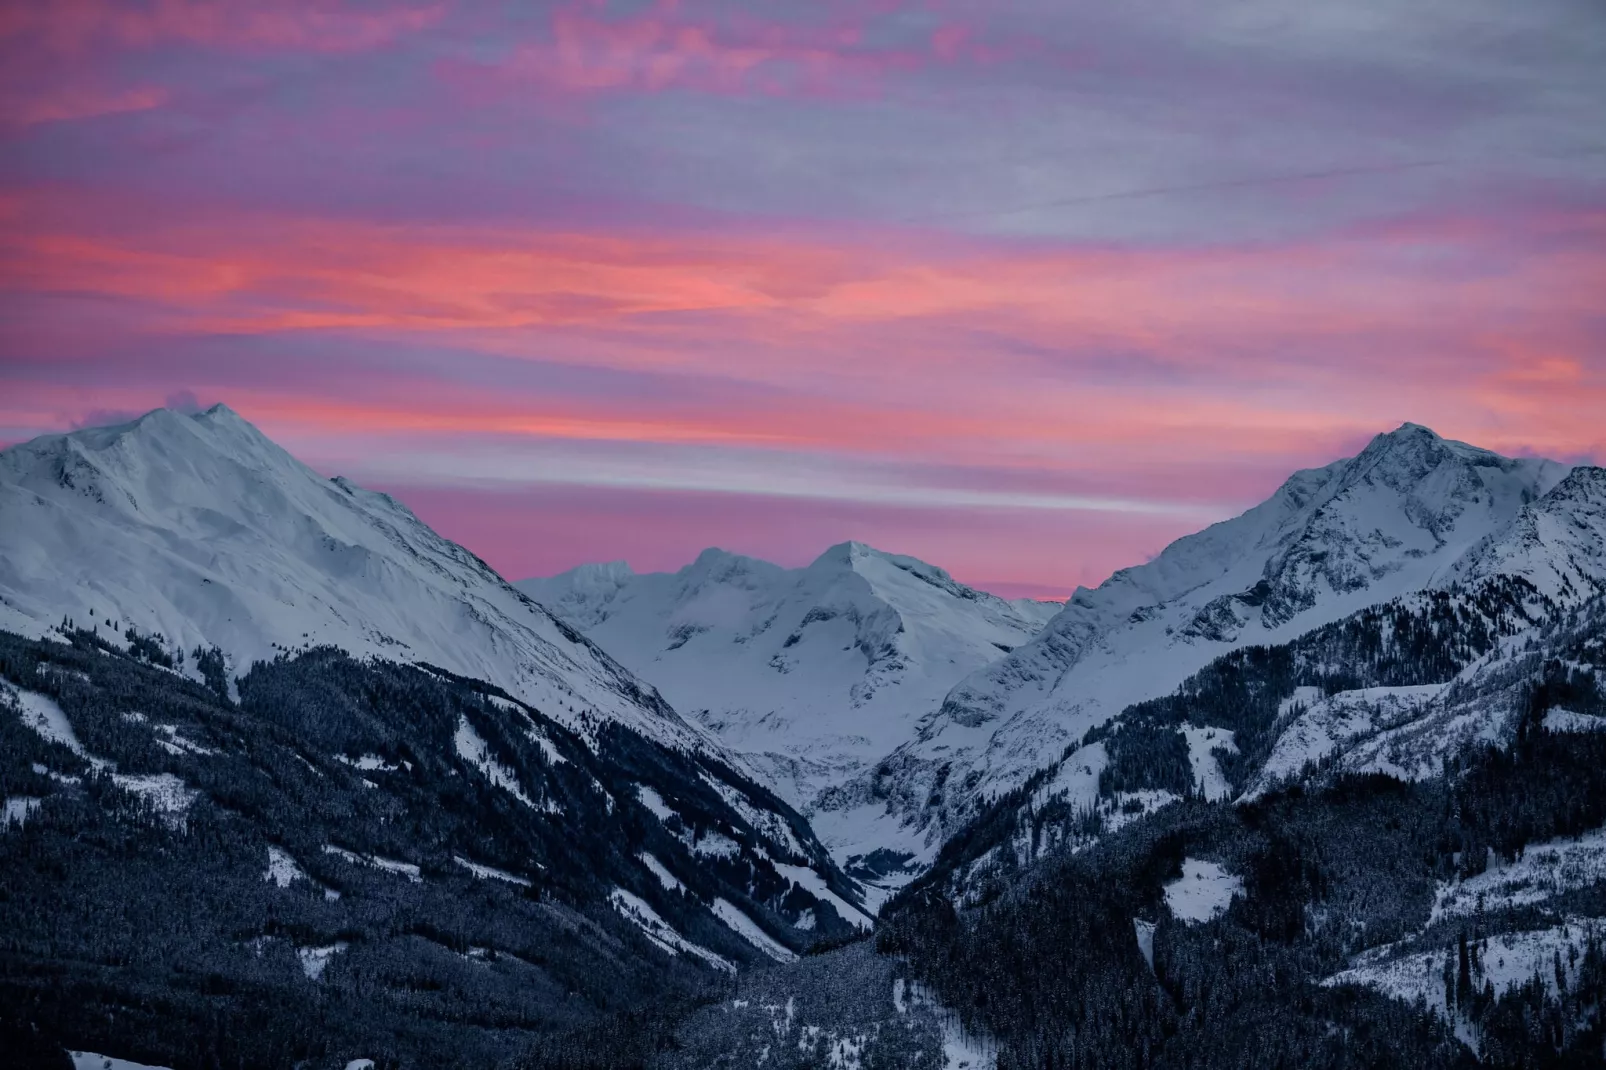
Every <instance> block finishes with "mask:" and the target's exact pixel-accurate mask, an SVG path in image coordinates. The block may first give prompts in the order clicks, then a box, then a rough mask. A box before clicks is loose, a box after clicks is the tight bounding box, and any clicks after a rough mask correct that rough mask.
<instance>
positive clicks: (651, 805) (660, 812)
mask: <svg viewBox="0 0 1606 1070" xmlns="http://www.w3.org/2000/svg"><path fill="white" fill-rule="evenodd" d="M636 798H638V799H640V800H641V805H643V806H645V807H646V808H647V809H648V810H651V811H652V813H653V816H655V817H657V818H658V820H659V821H668V820H669V819H670V818H671V817H673V816H674V814H675V811H674V810H672V809H670V808H669V804H668V803H666V802H664V797H663V796H662V795H659V794H658V793H657V792H656V791H654V790H653V789H652V788H649V787H648V786H647V785H645V784H637V785H636Z"/></svg>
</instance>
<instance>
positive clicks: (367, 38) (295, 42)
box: [0, 0, 446, 53]
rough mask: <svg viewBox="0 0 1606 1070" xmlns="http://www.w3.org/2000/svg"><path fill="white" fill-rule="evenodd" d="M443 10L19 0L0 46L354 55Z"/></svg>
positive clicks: (270, 0)
mask: <svg viewBox="0 0 1606 1070" xmlns="http://www.w3.org/2000/svg"><path fill="white" fill-rule="evenodd" d="M445 11H446V7H445V5H444V4H440V3H437V4H433V5H430V6H414V5H408V6H396V7H391V8H370V7H359V6H357V5H354V4H345V3H339V2H328V0H154V2H152V3H149V4H131V3H119V2H117V0H19V2H16V3H10V4H7V5H6V7H5V10H4V11H3V12H0V42H9V43H11V44H12V45H13V46H14V45H15V42H16V41H18V40H22V41H26V42H28V43H30V44H36V45H40V46H43V47H45V48H48V49H51V50H52V51H57V52H62V53H79V52H82V51H84V50H85V49H88V48H91V47H93V46H97V45H98V46H111V47H116V48H148V47H151V46H153V45H157V44H162V43H168V42H177V43H183V44H191V45H201V46H206V47H217V48H248V49H298V50H305V51H313V52H356V51H363V50H366V49H371V48H378V47H381V46H384V45H387V44H390V43H391V42H393V41H395V40H396V39H397V38H399V37H402V36H404V35H406V34H410V33H416V32H418V31H419V30H422V29H425V28H426V27H428V26H430V25H432V24H434V23H436V22H437V21H439V20H440V18H441V17H442V15H444V14H445Z"/></svg>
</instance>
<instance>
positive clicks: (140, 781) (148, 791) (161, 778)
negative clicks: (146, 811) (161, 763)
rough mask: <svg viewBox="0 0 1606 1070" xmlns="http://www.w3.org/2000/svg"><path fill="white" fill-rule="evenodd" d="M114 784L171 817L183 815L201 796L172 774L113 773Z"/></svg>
mask: <svg viewBox="0 0 1606 1070" xmlns="http://www.w3.org/2000/svg"><path fill="white" fill-rule="evenodd" d="M112 782H113V783H115V784H116V785H117V786H118V787H119V788H122V789H123V790H124V791H126V792H129V793H131V794H134V795H138V796H139V797H140V798H142V799H144V800H145V801H146V802H148V803H150V804H151V806H152V807H154V808H155V809H156V811H157V812H158V813H161V814H166V815H169V816H178V815H182V814H183V813H184V812H185V811H186V810H188V809H189V808H190V806H191V804H192V803H194V802H195V799H196V797H197V796H198V795H200V792H198V791H195V790H193V789H191V788H188V787H185V786H184V781H182V780H180V779H179V778H178V777H176V776H174V775H173V774H172V773H157V774H154V775H141V776H135V775H132V774H126V773H113V774H112Z"/></svg>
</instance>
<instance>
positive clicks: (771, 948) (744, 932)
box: [711, 898, 797, 962]
mask: <svg viewBox="0 0 1606 1070" xmlns="http://www.w3.org/2000/svg"><path fill="white" fill-rule="evenodd" d="M711 909H712V910H713V912H714V916H715V917H717V918H718V919H719V920H720V921H722V922H724V923H725V924H726V925H727V926H728V927H729V928H731V929H734V930H735V931H736V934H737V935H738V936H740V937H741V938H742V939H743V940H746V941H747V942H748V943H750V944H752V945H753V946H754V947H756V948H758V949H759V950H760V951H762V952H764V954H766V955H768V956H769V957H770V958H772V959H774V960H775V961H777V962H796V961H797V955H795V954H793V953H792V951H791V950H790V949H788V948H786V947H783V946H782V945H781V944H780V943H779V942H777V941H776V940H775V938H774V937H772V936H770V934H769V933H767V932H765V931H764V930H763V929H761V928H759V926H758V923H757V922H756V921H754V920H753V919H752V918H750V917H748V916H747V915H746V914H744V913H743V912H742V910H741V908H740V907H738V906H736V904H734V903H732V902H729V901H728V900H725V899H719V898H715V900H714V902H713V904H712V907H711Z"/></svg>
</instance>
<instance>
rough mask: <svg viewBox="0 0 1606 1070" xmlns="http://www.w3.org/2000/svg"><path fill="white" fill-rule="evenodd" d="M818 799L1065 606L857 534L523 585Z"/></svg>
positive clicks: (771, 776) (805, 802) (800, 794)
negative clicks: (754, 553)
mask: <svg viewBox="0 0 1606 1070" xmlns="http://www.w3.org/2000/svg"><path fill="white" fill-rule="evenodd" d="M516 586H517V587H519V589H520V590H522V591H524V592H525V593H527V594H529V595H530V596H531V597H532V598H535V599H536V600H537V601H539V602H541V603H543V604H544V605H546V606H548V607H549V608H551V609H552V610H553V611H554V612H556V613H559V614H560V615H562V616H565V617H566V618H568V619H569V620H570V621H571V622H572V623H573V624H574V625H575V626H576V627H578V628H581V629H583V630H584V631H585V632H586V635H587V637H588V638H590V639H593V640H594V641H596V643H597V645H598V646H600V647H602V649H604V650H606V651H608V653H609V654H611V655H613V656H614V657H616V658H618V659H619V660H620V661H621V662H623V663H624V664H625V665H626V666H627V667H629V668H630V669H631V670H632V671H633V672H635V673H636V674H637V675H639V676H641V677H642V678H643V679H645V680H647V681H649V682H650V683H652V684H653V685H654V686H655V687H657V688H658V690H659V691H660V692H661V693H662V694H663V695H664V697H665V698H667V699H668V700H669V701H670V703H671V704H673V705H674V706H675V708H676V709H678V710H680V711H681V712H682V713H684V714H685V715H686V716H688V717H692V718H695V719H697V720H699V721H701V723H702V724H703V725H705V726H706V727H707V728H709V729H710V730H712V731H713V732H715V733H716V734H718V736H719V737H720V739H721V740H722V741H724V742H725V743H726V744H728V745H729V746H730V747H732V748H733V749H735V750H737V751H739V752H741V753H742V754H744V755H746V756H747V758H748V760H749V762H750V764H751V765H753V766H754V767H755V768H758V769H760V770H762V771H763V772H764V773H766V774H767V778H768V780H769V781H770V783H771V784H772V785H773V786H774V787H775V788H776V790H778V791H779V792H780V794H781V795H782V796H783V797H784V798H786V799H787V800H788V801H789V802H791V803H792V804H793V805H795V806H798V807H800V808H802V809H804V810H805V811H807V810H809V809H812V808H813V806H814V804H815V802H816V800H817V799H818V797H819V795H820V793H821V792H824V791H828V790H830V789H833V788H837V787H839V786H841V785H842V784H843V783H844V782H846V781H847V780H848V779H850V778H852V777H853V776H855V775H857V774H859V773H861V772H862V771H863V770H864V769H865V768H866V765H867V763H869V762H871V761H873V760H874V759H876V758H879V757H880V756H882V755H884V754H886V753H887V752H888V751H890V750H892V749H893V748H895V747H896V746H898V745H899V744H900V743H902V742H904V741H905V740H907V739H909V738H910V737H911V736H912V735H913V733H914V729H915V721H916V719H917V718H918V717H919V716H920V715H922V714H923V713H925V712H926V711H927V710H928V709H930V708H931V707H932V706H933V705H934V704H936V703H937V702H939V701H940V700H941V697H942V695H943V694H944V693H946V692H947V690H948V689H949V688H950V687H952V686H953V684H954V683H956V682H957V681H958V680H959V679H960V678H961V677H963V676H964V675H965V674H966V673H968V672H971V671H973V670H974V669H977V668H979V667H980V666H982V665H985V664H987V663H988V662H990V661H992V660H994V659H995V658H998V657H1000V656H1002V655H1003V654H1005V653H1007V652H1008V651H1010V650H1013V649H1014V648H1015V647H1017V646H1019V645H1020V644H1022V643H1024V642H1026V641H1027V640H1028V639H1030V638H1031V637H1032V636H1033V635H1034V634H1036V633H1037V631H1038V630H1039V629H1040V628H1041V627H1042V626H1043V624H1044V623H1046V622H1047V621H1048V620H1049V618H1050V617H1051V616H1052V615H1053V614H1054V613H1055V612H1057V611H1058V609H1059V607H1058V606H1057V605H1056V604H1054V603H1049V602H1035V601H1031V600H1026V599H1022V600H1018V601H1007V600H1005V599H1002V598H998V597H995V596H993V595H990V594H987V593H985V592H983V591H977V590H974V589H972V588H970V587H966V586H965V585H963V584H961V583H958V582H957V581H955V580H954V579H953V577H951V576H949V575H948V573H947V572H945V571H943V570H942V569H940V568H937V567H936V566H933V565H929V564H926V563H925V562H923V561H920V560H918V559H916V558H913V557H905V556H900V555H898V554H890V553H884V552H882V551H880V550H876V549H874V548H872V547H869V546H866V545H864V544H863V543H856V542H847V543H842V544H840V545H838V546H833V547H831V548H830V549H828V550H826V551H825V552H824V553H823V554H821V555H820V557H819V558H818V559H817V560H816V561H814V562H813V563H812V564H810V565H809V566H807V567H806V568H800V569H786V568H782V567H781V566H779V565H774V564H771V563H770V562H767V561H760V560H756V559H754V558H750V557H743V556H741V555H738V554H732V553H727V552H726V551H723V550H717V549H710V550H705V551H704V552H703V553H702V554H701V555H699V556H698V558H697V560H696V561H694V562H693V563H692V564H690V565H688V566H686V567H685V568H683V569H681V570H680V571H679V572H675V573H651V574H647V575H636V574H634V573H632V572H631V571H630V570H629V568H628V566H626V565H624V564H623V563H614V564H608V565H587V566H583V567H581V568H578V569H575V570H572V571H570V572H566V573H563V574H562V575H560V576H555V577H552V578H549V579H533V580H525V581H522V582H521V583H519V584H517V585H516Z"/></svg>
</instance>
